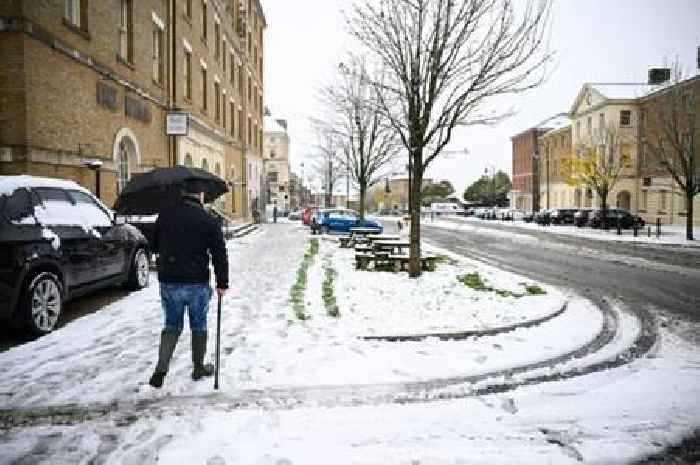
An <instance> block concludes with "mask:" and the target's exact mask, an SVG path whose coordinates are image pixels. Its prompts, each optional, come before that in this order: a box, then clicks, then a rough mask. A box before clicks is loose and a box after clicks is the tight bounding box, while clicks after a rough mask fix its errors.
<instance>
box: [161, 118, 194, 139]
mask: <svg viewBox="0 0 700 465" xmlns="http://www.w3.org/2000/svg"><path fill="white" fill-rule="evenodd" d="M188 123H189V118H188V117H187V113H181V112H173V113H168V116H167V117H166V120H165V133H166V134H167V135H169V136H186V135H187V131H188V129H189V124H188Z"/></svg>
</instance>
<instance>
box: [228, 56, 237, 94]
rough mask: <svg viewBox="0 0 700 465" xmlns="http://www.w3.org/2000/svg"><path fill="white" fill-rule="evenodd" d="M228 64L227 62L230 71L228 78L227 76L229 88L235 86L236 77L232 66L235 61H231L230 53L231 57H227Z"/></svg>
mask: <svg viewBox="0 0 700 465" xmlns="http://www.w3.org/2000/svg"><path fill="white" fill-rule="evenodd" d="M228 62H229V67H230V68H231V69H230V72H231V74H230V76H229V80H230V82H231V86H232V87H233V86H235V84H236V77H235V76H236V70H235V65H234V63H235V61H233V53H231V55H230V56H229V61H228Z"/></svg>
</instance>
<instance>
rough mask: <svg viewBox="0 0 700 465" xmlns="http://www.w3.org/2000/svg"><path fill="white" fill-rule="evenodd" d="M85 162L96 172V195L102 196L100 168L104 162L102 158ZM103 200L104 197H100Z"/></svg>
mask: <svg viewBox="0 0 700 465" xmlns="http://www.w3.org/2000/svg"><path fill="white" fill-rule="evenodd" d="M83 164H84V165H85V166H86V167H87V168H88V169H90V170H92V171H94V172H95V196H96V197H97V198H98V199H99V198H100V168H101V167H102V162H101V161H100V160H86V161H85V162H83ZM100 200H102V199H100Z"/></svg>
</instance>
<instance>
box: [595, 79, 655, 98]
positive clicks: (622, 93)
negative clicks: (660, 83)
mask: <svg viewBox="0 0 700 465" xmlns="http://www.w3.org/2000/svg"><path fill="white" fill-rule="evenodd" d="M589 85H590V87H591V88H592V89H593V90H595V91H596V92H598V93H599V94H600V95H602V96H603V97H605V98H607V99H610V100H634V99H638V98H640V97H644V96H645V95H646V94H648V93H649V92H651V91H652V90H653V89H654V87H656V86H653V85H649V84H637V83H623V82H619V83H615V82H613V83H598V82H591V83H589Z"/></svg>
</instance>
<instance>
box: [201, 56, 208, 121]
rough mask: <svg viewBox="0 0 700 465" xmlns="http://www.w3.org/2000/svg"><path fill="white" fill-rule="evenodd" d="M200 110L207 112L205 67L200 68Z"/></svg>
mask: <svg viewBox="0 0 700 465" xmlns="http://www.w3.org/2000/svg"><path fill="white" fill-rule="evenodd" d="M202 110H204V113H206V112H207V69H206V68H204V67H203V68H202Z"/></svg>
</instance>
